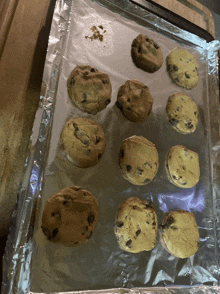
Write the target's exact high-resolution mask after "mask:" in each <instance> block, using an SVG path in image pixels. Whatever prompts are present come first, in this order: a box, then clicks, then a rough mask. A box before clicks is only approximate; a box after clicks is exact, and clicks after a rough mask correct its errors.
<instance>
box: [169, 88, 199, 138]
mask: <svg viewBox="0 0 220 294" xmlns="http://www.w3.org/2000/svg"><path fill="white" fill-rule="evenodd" d="M166 113H167V119H168V121H169V123H170V124H171V125H172V127H173V128H174V129H175V130H177V131H178V132H180V133H182V134H189V133H193V132H194V131H195V130H196V127H197V125H198V115H199V112H198V109H197V106H196V104H195V102H194V101H193V100H192V99H191V98H190V97H189V96H187V95H185V94H182V93H175V94H173V95H172V96H170V97H169V99H168V101H167V106H166Z"/></svg>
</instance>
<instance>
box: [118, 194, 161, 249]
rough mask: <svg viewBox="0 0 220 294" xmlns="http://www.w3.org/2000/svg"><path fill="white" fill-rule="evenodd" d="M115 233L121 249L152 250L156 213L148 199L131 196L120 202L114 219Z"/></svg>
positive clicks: (155, 230)
mask: <svg viewBox="0 0 220 294" xmlns="http://www.w3.org/2000/svg"><path fill="white" fill-rule="evenodd" d="M114 231H115V235H116V238H117V241H118V244H119V246H120V248H121V249H122V250H125V251H128V252H132V253H138V252H141V251H149V250H152V249H153V248H154V247H155V245H156V237H157V231H158V222H157V215H156V213H155V211H154V209H153V207H152V203H151V202H150V201H146V200H145V201H142V200H141V199H139V198H136V197H131V198H128V199H127V200H125V201H124V202H122V203H121V205H120V207H119V209H118V212H117V215H116V220H115V229H114Z"/></svg>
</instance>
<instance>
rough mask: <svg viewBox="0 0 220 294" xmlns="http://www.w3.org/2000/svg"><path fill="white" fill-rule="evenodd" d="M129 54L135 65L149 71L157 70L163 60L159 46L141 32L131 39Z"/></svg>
mask: <svg viewBox="0 0 220 294" xmlns="http://www.w3.org/2000/svg"><path fill="white" fill-rule="evenodd" d="M131 56H132V59H133V61H134V63H135V65H136V66H137V67H139V68H141V69H143V70H145V71H147V72H149V73H154V72H155V71H157V70H158V69H159V68H160V67H161V66H162V64H163V60H164V59H163V54H162V52H161V48H160V46H159V45H158V44H157V43H155V42H154V41H153V40H152V39H149V38H148V37H147V36H144V35H142V34H140V35H138V36H137V37H136V38H135V39H134V40H133V42H132V45H131Z"/></svg>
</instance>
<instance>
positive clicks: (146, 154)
mask: <svg viewBox="0 0 220 294" xmlns="http://www.w3.org/2000/svg"><path fill="white" fill-rule="evenodd" d="M119 166H120V168H121V171H122V175H123V177H124V178H125V179H126V180H128V181H129V182H131V183H132V184H134V185H146V184H149V183H150V182H151V181H152V180H153V179H154V177H155V176H156V173H157V171H158V168H159V157H158V152H157V149H156V147H155V145H154V144H153V143H152V142H150V141H149V140H147V139H146V138H144V137H142V136H131V137H129V138H127V139H125V140H124V142H123V144H122V146H121V148H120V151H119Z"/></svg>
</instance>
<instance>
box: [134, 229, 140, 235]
mask: <svg viewBox="0 0 220 294" xmlns="http://www.w3.org/2000/svg"><path fill="white" fill-rule="evenodd" d="M140 233H141V229H140V230H137V231H136V233H135V235H136V237H138V236H139V235H140Z"/></svg>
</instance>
